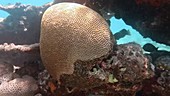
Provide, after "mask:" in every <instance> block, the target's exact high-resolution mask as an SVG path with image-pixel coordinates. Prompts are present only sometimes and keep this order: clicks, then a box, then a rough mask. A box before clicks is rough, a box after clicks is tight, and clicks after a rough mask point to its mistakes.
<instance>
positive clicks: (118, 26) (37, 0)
mask: <svg viewBox="0 0 170 96" xmlns="http://www.w3.org/2000/svg"><path fill="white" fill-rule="evenodd" d="M52 1H53V0H0V5H8V4H15V3H17V2H18V3H22V4H29V5H35V6H41V5H43V4H46V3H48V2H52ZM8 15H9V14H8V13H7V12H4V11H2V10H0V18H5V17H7V16H8ZM110 20H111V26H110V29H111V31H112V33H113V34H114V33H115V32H119V31H120V30H122V29H127V30H129V31H130V32H131V35H130V36H125V37H124V38H121V39H120V40H118V44H123V43H128V42H136V43H138V44H140V45H141V46H143V45H144V44H146V43H152V44H154V45H155V46H156V47H159V49H160V50H162V49H163V50H169V51H170V47H168V46H166V45H164V44H159V43H156V42H154V41H152V40H151V39H150V38H143V37H142V36H141V35H140V34H139V32H137V31H136V30H135V29H133V28H132V27H131V26H129V25H126V24H125V22H124V21H123V20H122V19H116V18H114V17H112V18H111V19H110Z"/></svg>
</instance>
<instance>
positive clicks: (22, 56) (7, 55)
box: [0, 43, 41, 67]
mask: <svg viewBox="0 0 170 96" xmlns="http://www.w3.org/2000/svg"><path fill="white" fill-rule="evenodd" d="M40 59H41V58H40V54H39V44H38V43H36V44H32V45H15V44H13V43H11V44H7V43H4V44H3V45H0V62H1V63H4V64H12V65H15V66H19V67H22V66H24V64H28V63H32V62H39V61H40Z"/></svg>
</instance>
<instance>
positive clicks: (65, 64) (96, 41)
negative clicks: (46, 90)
mask: <svg viewBox="0 0 170 96" xmlns="http://www.w3.org/2000/svg"><path fill="white" fill-rule="evenodd" d="M113 45H114V38H112V36H111V32H110V30H109V26H108V25H107V22H106V21H105V20H104V19H103V18H102V17H101V16H100V15H99V14H98V13H97V12H95V11H93V10H92V9H90V8H88V7H86V6H83V5H80V4H76V3H58V4H55V5H53V6H51V7H50V8H48V9H47V10H46V11H45V13H44V15H43V17H42V22H41V36H40V53H41V57H42V61H43V63H44V65H45V67H46V68H47V70H48V71H49V73H50V74H51V75H52V76H53V77H54V78H56V79H58V80H59V78H60V75H62V74H72V73H73V71H74V62H75V61H77V60H82V61H86V60H93V59H95V58H99V57H101V56H103V55H106V54H107V53H108V52H109V51H110V50H111V49H112V46H113Z"/></svg>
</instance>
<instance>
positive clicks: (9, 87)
mask: <svg viewBox="0 0 170 96" xmlns="http://www.w3.org/2000/svg"><path fill="white" fill-rule="evenodd" d="M37 89H38V86H37V84H36V81H35V80H34V79H33V78H32V77H30V76H23V77H22V78H15V79H13V80H11V81H9V82H2V84H1V85H0V96H33V95H34V94H35V91H36V90H37Z"/></svg>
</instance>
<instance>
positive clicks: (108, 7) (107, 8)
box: [54, 0, 170, 45]
mask: <svg viewBox="0 0 170 96" xmlns="http://www.w3.org/2000/svg"><path fill="white" fill-rule="evenodd" d="M57 1H58V0H54V3H58V2H61V1H69V2H77V3H81V4H84V5H86V6H88V7H90V8H92V9H93V10H95V11H97V12H98V13H100V14H101V15H103V17H108V16H109V15H111V16H115V17H116V18H117V19H120V18H122V19H123V20H124V21H125V23H126V24H128V25H131V26H132V27H133V28H134V29H136V30H137V31H138V32H139V33H140V34H141V35H143V36H144V37H149V38H151V39H152V40H154V41H157V42H159V43H164V44H167V45H170V39H169V37H170V33H169V30H170V29H169V28H170V27H169V26H170V23H169V21H170V18H169V17H170V13H169V9H170V6H169V5H170V1H169V0H126V1H124V0H107V1H106V0H59V1H58V2H57ZM108 13H111V14H108ZM109 17H110V16H109ZM106 19H107V18H106Z"/></svg>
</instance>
